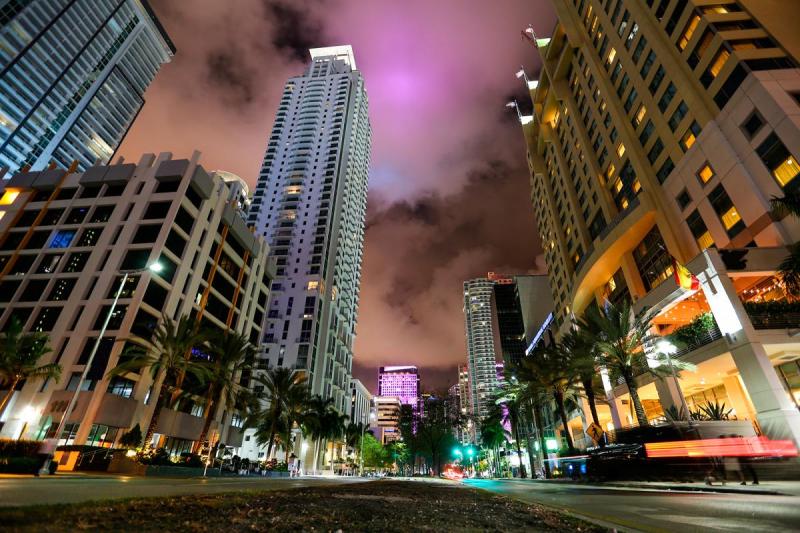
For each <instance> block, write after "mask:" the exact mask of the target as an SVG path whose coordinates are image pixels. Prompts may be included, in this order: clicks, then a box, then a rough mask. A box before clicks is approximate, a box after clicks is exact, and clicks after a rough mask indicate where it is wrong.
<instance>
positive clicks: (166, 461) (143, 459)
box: [136, 448, 175, 466]
mask: <svg viewBox="0 0 800 533" xmlns="http://www.w3.org/2000/svg"><path fill="white" fill-rule="evenodd" d="M136 458H137V460H138V461H139V462H140V463H141V464H143V465H155V466H175V463H174V462H173V461H172V458H170V456H169V452H167V450H165V449H164V448H159V449H157V450H146V451H143V452H141V453H139V454H138V455H137V456H136Z"/></svg>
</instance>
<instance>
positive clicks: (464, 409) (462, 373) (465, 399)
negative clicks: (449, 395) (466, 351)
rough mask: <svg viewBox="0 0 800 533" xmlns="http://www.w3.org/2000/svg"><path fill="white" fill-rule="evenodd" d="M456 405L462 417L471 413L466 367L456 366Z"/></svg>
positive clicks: (467, 370)
mask: <svg viewBox="0 0 800 533" xmlns="http://www.w3.org/2000/svg"><path fill="white" fill-rule="evenodd" d="M458 404H459V407H460V408H461V414H462V415H466V414H469V413H471V412H472V409H471V406H470V394H469V367H468V366H467V365H458Z"/></svg>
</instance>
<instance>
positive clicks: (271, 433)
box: [267, 422, 277, 460]
mask: <svg viewBox="0 0 800 533" xmlns="http://www.w3.org/2000/svg"><path fill="white" fill-rule="evenodd" d="M275 433H277V431H275V422H273V423H272V427H270V429H269V443H268V444H267V460H269V459H272V449H273V447H274V445H275Z"/></svg>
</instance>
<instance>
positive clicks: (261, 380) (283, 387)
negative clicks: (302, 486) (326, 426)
mask: <svg viewBox="0 0 800 533" xmlns="http://www.w3.org/2000/svg"><path fill="white" fill-rule="evenodd" d="M254 381H255V382H256V383H257V384H259V385H261V386H262V387H263V388H264V392H263V395H264V398H265V399H266V400H267V402H268V406H267V407H266V409H262V410H259V411H258V412H257V413H256V414H255V420H254V422H255V423H254V424H253V425H255V426H256V440H257V441H258V443H259V444H264V443H265V442H267V443H268V444H267V458H268V459H272V449H273V446H274V444H275V436H276V435H278V434H279V433H280V432H281V431H285V427H284V426H282V424H283V423H285V421H286V414H285V413H286V411H287V408H288V405H287V401H288V399H289V398H290V397H294V396H295V395H296V394H297V392H296V391H295V390H294V389H298V388H302V389H306V375H305V373H303V372H299V371H297V370H294V369H291V368H286V367H281V366H279V367H275V368H270V369H269V370H267V371H266V372H265V373H262V374H259V375H258V376H257V377H256V378H255V380H254ZM282 428H283V429H282ZM290 431H291V430H290Z"/></svg>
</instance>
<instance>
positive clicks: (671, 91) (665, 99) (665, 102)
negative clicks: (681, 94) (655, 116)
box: [658, 82, 678, 113]
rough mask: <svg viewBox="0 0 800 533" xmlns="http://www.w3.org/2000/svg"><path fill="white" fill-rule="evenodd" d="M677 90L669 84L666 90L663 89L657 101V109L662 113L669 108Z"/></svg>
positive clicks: (672, 84) (673, 85)
mask: <svg viewBox="0 0 800 533" xmlns="http://www.w3.org/2000/svg"><path fill="white" fill-rule="evenodd" d="M677 92H678V89H677V88H676V87H675V84H674V83H672V82H669V85H667V88H666V89H664V94H662V95H661V98H660V99H659V100H658V109H659V110H660V111H661V112H662V113H663V112H664V111H666V110H667V108H668V107H669V104H670V102H672V99H673V98H674V97H675V95H676V94H677Z"/></svg>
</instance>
